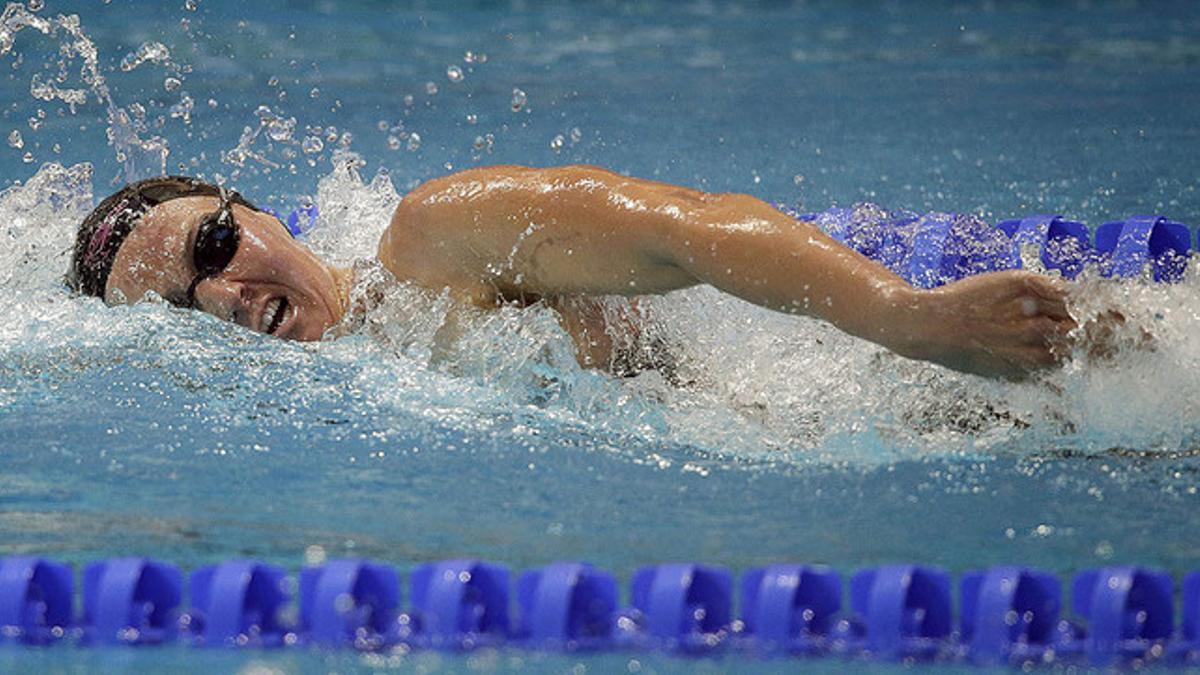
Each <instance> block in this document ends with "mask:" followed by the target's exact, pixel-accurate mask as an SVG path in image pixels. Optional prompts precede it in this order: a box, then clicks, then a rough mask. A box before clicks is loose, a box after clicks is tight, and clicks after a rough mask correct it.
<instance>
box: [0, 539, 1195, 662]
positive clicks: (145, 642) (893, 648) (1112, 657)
mask: <svg viewBox="0 0 1200 675" xmlns="http://www.w3.org/2000/svg"><path fill="white" fill-rule="evenodd" d="M298 576H299V579H298V583H296V580H294V579H293V577H291V576H290V575H289V574H288V573H286V572H285V571H284V570H283V569H282V568H279V567H276V566H274V565H269V564H266V563H263V562H259V561H254V560H231V561H227V562H224V563H220V564H218V565H210V566H205V567H201V568H199V569H196V570H194V571H193V572H192V573H191V575H190V577H189V583H188V585H187V591H188V592H187V595H188V596H189V597H188V601H189V604H188V605H187V608H186V609H185V604H184V602H183V600H184V593H183V591H184V584H183V579H184V576H183V573H182V572H181V571H180V570H179V568H177V567H175V566H174V565H171V564H169V563H165V562H161V561H155V560H150V559H145V558H117V559H112V560H104V561H99V562H95V563H92V564H89V565H87V566H86V568H85V569H84V571H83V584H82V594H81V596H82V613H81V614H80V615H78V616H77V615H75V614H74V604H75V588H76V587H75V585H74V581H75V580H74V573H73V571H72V570H71V568H70V567H68V566H67V565H64V564H62V563H59V562H56V561H53V560H47V559H44V558H37V557H25V556H22V557H11V558H4V559H0V642H3V643H9V644H31V645H50V644H54V643H63V644H73V645H78V646H80V647H85V648H86V647H90V646H145V647H148V646H152V645H161V644H176V643H182V644H190V645H193V646H195V647H197V648H214V647H215V648H221V647H225V648H238V647H242V648H303V647H306V646H312V647H319V648H326V649H328V648H347V649H357V650H360V651H380V650H389V649H393V648H396V647H403V648H404V649H439V650H452V651H459V650H465V649H472V648H475V647H479V646H485V645H486V646H508V647H511V648H516V649H531V650H556V651H563V650H566V651H580V650H584V651H610V650H625V651H631V650H632V651H645V650H656V651H666V652H668V653H679V654H687V655H689V656H691V657H696V656H701V657H702V656H705V655H717V654H730V653H740V654H745V655H747V656H750V657H753V658H761V657H764V656H765V657H769V658H788V657H792V656H797V655H804V656H809V657H830V658H851V659H855V660H862V659H873V660H881V661H904V662H912V661H929V662H955V663H957V662H961V663H975V664H980V665H986V666H995V665H1010V666H1028V665H1038V664H1060V665H1067V666H1071V665H1083V666H1086V665H1091V666H1101V667H1108V666H1113V665H1119V664H1135V665H1144V664H1147V663H1155V664H1158V665H1168V666H1169V665H1178V666H1195V665H1196V664H1198V663H1200V571H1195V572H1191V573H1189V574H1187V575H1185V576H1184V578H1183V581H1182V585H1181V594H1180V595H1181V600H1182V615H1181V621H1180V622H1179V624H1178V625H1176V623H1175V606H1174V598H1175V586H1174V583H1173V581H1172V578H1171V576H1170V575H1169V574H1167V573H1166V572H1164V571H1162V570H1156V569H1150V568H1143V567H1106V568H1102V569H1094V570H1085V571H1083V572H1080V573H1079V574H1077V575H1075V577H1074V578H1073V579H1072V580H1071V583H1070V586H1069V590H1070V599H1071V603H1070V605H1069V607H1070V612H1069V614H1068V613H1067V610H1066V609H1065V608H1066V607H1067V605H1064V603H1063V600H1064V592H1063V585H1062V584H1061V583H1060V581H1059V579H1058V578H1057V577H1056V576H1054V575H1052V574H1050V573H1047V572H1043V571H1039V570H1036V569H1032V568H1028V567H1019V566H997V567H992V568H990V569H985V570H978V571H972V572H967V573H965V574H963V575H962V576H961V578H960V580H959V584H958V586H957V589H958V594H957V595H958V597H957V607H958V612H957V620H956V614H955V611H954V608H955V602H954V601H955V598H954V597H953V593H952V589H953V588H954V586H953V584H952V583H951V582H952V580H951V577H950V575H949V574H948V573H947V572H945V571H944V570H941V569H939V568H936V567H927V566H920V565H885V566H881V567H875V568H870V569H865V570H860V571H859V572H857V573H856V574H854V575H853V577H851V579H850V582H849V583H848V584H846V585H843V583H842V577H841V575H840V574H839V573H838V572H837V571H835V570H832V569H829V568H826V567H821V566H813V565H802V564H778V565H771V566H769V567H763V568H756V569H751V570H747V571H746V572H744V573H743V574H742V575H741V577H740V583H739V584H737V585H736V588H737V589H738V590H739V593H738V595H739V596H740V605H739V607H738V611H736V612H735V611H734V600H735V598H734V589H735V584H734V576H733V574H732V573H731V572H730V571H729V570H727V569H724V568H722V567H715V566H711V565H704V564H698V563H668V564H662V565H655V566H649V567H644V568H641V569H639V570H637V571H636V572H635V573H634V574H633V576H632V578H631V579H630V584H629V595H628V605H622V604H621V594H620V591H619V587H618V584H617V582H616V579H615V577H614V576H613V575H612V574H611V573H609V572H606V571H604V570H601V569H599V568H596V567H594V566H592V565H589V564H587V563H582V562H558V563H553V564H550V565H546V566H545V567H541V568H537V569H533V570H527V571H525V572H523V573H522V574H521V575H519V576H518V577H517V578H516V583H515V586H516V593H515V596H510V590H511V589H510V586H511V585H512V584H511V582H512V579H513V576H512V575H511V573H510V572H509V570H508V568H506V567H504V566H503V565H499V564H495V563H489V562H484V561H480V560H448V561H443V562H437V563H430V564H425V565H420V566H418V567H416V568H415V569H414V570H413V571H412V573H411V574H410V575H409V582H410V584H409V588H410V591H411V593H410V595H409V597H410V603H409V605H408V606H407V607H404V606H402V604H401V595H402V594H401V591H400V589H401V576H400V575H399V574H398V573H397V571H396V570H395V569H394V568H392V567H390V566H388V565H387V564H384V563H380V562H375V561H367V560H356V559H346V560H332V561H329V562H326V563H325V564H323V565H320V566H315V567H308V568H305V569H303V570H301V571H300V573H299V575H298ZM293 589H298V597H297V598H293V593H292V590H293ZM514 597H515V616H514V614H513V610H514V607H513V606H512V603H510V599H511V598H514ZM843 597H847V598H848V601H849V602H848V603H847V604H846V605H843V602H842V601H843ZM296 600H298V605H299V610H298V612H297V611H296V609H295V604H294V603H295V601H296Z"/></svg>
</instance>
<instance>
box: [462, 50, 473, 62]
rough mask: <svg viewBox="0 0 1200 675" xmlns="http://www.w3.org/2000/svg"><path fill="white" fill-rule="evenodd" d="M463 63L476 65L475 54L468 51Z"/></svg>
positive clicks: (464, 55)
mask: <svg viewBox="0 0 1200 675" xmlns="http://www.w3.org/2000/svg"><path fill="white" fill-rule="evenodd" d="M463 61H465V62H467V63H475V52H473V51H470V50H467V53H466V54H463Z"/></svg>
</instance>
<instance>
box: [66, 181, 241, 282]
mask: <svg viewBox="0 0 1200 675" xmlns="http://www.w3.org/2000/svg"><path fill="white" fill-rule="evenodd" d="M222 190H223V188H220V187H217V186H216V185H212V184H210V183H205V182H203V181H200V180H197V179H195V178H188V177H187V176H160V177H158V178H147V179H146V180H140V181H138V182H136V183H130V184H128V185H126V186H125V187H123V188H121V189H120V190H118V191H117V192H115V193H113V194H111V195H109V196H108V197H107V198H106V199H105V200H104V201H102V202H100V205H99V206H97V207H96V208H95V209H94V210H92V212H91V213H89V214H88V216H87V218H84V219H83V224H82V225H80V226H79V232H78V234H77V235H76V237H75V248H74V251H73V253H72V255H71V267H70V269H68V270H67V276H66V282H67V285H68V286H69V287H70V288H71V290H73V291H76V292H78V293H83V294H84V295H94V296H96V297H98V298H103V297H104V289H105V287H106V286H107V284H108V275H109V273H110V272H112V266H113V261H114V260H116V257H117V251H119V250H120V249H121V244H123V243H125V239H126V237H128V236H129V233H130V232H132V231H133V228H134V227H136V226H137V224H138V223H139V222H141V217H142V216H143V215H145V214H146V212H147V211H149V210H150V209H152V208H154V207H155V206H157V205H159V204H162V203H163V202H167V201H170V200H172V199H179V198H181V197H220V196H221V193H222ZM224 193H225V196H226V197H227V198H228V199H229V201H230V202H231V203H234V204H241V205H242V206H245V207H247V208H251V209H254V210H255V211H259V210H261V209H259V208H258V207H256V206H254V205H253V204H251V203H250V202H248V201H246V200H245V199H244V198H243V197H242V196H241V195H239V194H238V193H237V192H234V191H233V190H224Z"/></svg>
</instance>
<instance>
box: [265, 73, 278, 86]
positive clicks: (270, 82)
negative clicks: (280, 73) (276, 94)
mask: <svg viewBox="0 0 1200 675" xmlns="http://www.w3.org/2000/svg"><path fill="white" fill-rule="evenodd" d="M267 86H268V87H278V86H279V78H278V77H275V76H274V75H272V76H271V79H269V80H267Z"/></svg>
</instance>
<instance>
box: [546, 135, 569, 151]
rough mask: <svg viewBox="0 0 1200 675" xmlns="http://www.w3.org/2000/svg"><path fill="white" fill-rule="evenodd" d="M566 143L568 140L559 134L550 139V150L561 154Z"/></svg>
mask: <svg viewBox="0 0 1200 675" xmlns="http://www.w3.org/2000/svg"><path fill="white" fill-rule="evenodd" d="M564 142H566V139H564V138H563V135H562V134H559V135H557V136H555V137H554V138H552V139H550V149H551V150H553V151H555V152H561V151H562V147H563V143H564Z"/></svg>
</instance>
